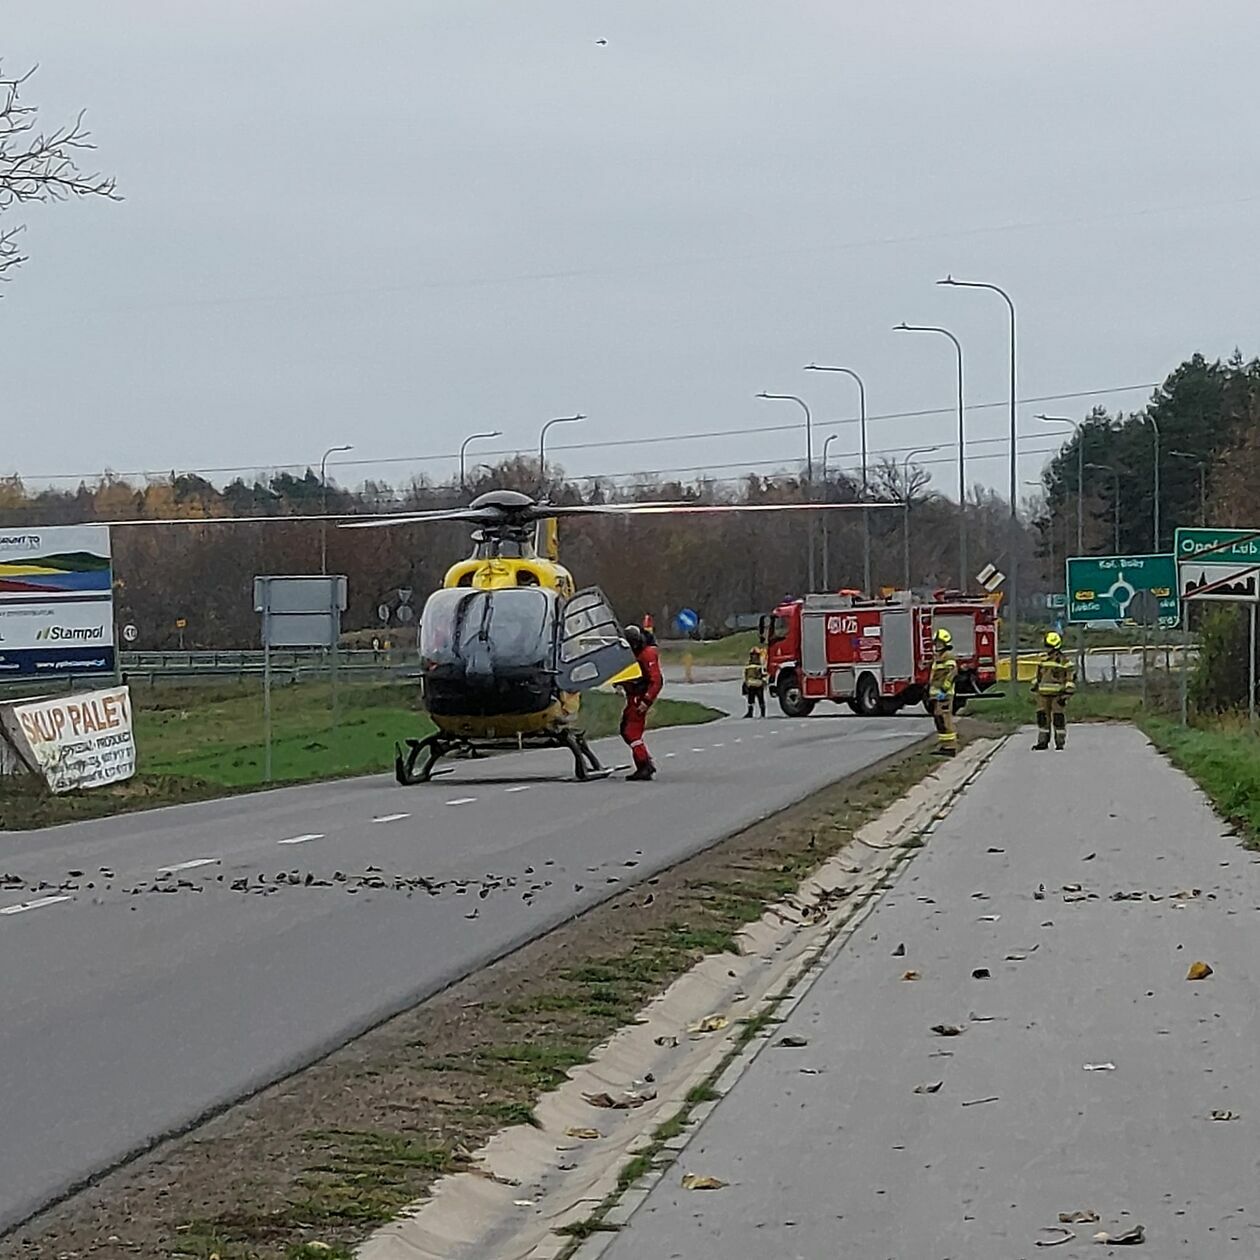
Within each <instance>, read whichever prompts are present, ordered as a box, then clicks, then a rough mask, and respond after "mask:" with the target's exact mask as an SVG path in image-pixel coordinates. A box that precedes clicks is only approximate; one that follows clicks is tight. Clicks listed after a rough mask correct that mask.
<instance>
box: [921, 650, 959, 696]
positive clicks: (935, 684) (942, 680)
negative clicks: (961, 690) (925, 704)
mask: <svg viewBox="0 0 1260 1260" xmlns="http://www.w3.org/2000/svg"><path fill="white" fill-rule="evenodd" d="M957 676H958V662H957V661H956V660H954V654H953V653H952V652H943V653H938V654H937V655H936V656H935V657H934V658H933V660H932V676H931V678H930V679H929V680H928V695H929V697H930V698H932V699H935V698H936V697H937V696H939V695H941V694H944V695H947V696H952V695H953V694H954V679H955V678H956V677H957Z"/></svg>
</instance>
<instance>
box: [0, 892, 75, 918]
mask: <svg viewBox="0 0 1260 1260" xmlns="http://www.w3.org/2000/svg"><path fill="white" fill-rule="evenodd" d="M69 900H70V898H69V897H65V896H62V897H40V898H39V899H38V900H37V901H24V902H22V904H21V905H18V906H5V907H4V909H3V910H0V914H24V913H25V912H26V911H27V910H38V909H40V908H41V907H42V906H55V905H56V904H57V903H58V902H59V901H69Z"/></svg>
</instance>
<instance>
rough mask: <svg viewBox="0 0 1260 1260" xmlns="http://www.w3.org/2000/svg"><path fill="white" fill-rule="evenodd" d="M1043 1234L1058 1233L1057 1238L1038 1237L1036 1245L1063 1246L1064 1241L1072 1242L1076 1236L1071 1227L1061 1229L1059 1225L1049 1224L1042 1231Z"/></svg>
mask: <svg viewBox="0 0 1260 1260" xmlns="http://www.w3.org/2000/svg"><path fill="white" fill-rule="evenodd" d="M1041 1232H1042V1233H1043V1234H1057V1235H1058V1237H1057V1238H1038V1239H1037V1241H1036V1242H1035V1243H1034V1244H1033V1246H1034V1247H1062V1246H1063V1244H1064V1243H1066V1242H1071V1241H1072V1239H1073V1238H1075V1237H1076V1235H1075V1234H1074V1233H1072V1231H1071V1230H1070V1229H1060V1228H1059V1227H1058V1226H1057V1225H1050V1226H1047V1227H1046V1228H1045V1229H1043V1230H1042V1231H1041Z"/></svg>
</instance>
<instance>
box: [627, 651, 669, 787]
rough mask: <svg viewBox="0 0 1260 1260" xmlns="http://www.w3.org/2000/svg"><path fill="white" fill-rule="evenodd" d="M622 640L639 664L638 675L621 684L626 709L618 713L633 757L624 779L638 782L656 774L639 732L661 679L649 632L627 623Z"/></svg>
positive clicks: (641, 733)
mask: <svg viewBox="0 0 1260 1260" xmlns="http://www.w3.org/2000/svg"><path fill="white" fill-rule="evenodd" d="M626 642H627V643H628V644H629V645H630V650H631V651H632V652H633V653H634V659H635V660H636V661H638V663H639V669H640V671H641V676H640V677H638V678H635V679H632V680H631V681H630V682H626V683H622V684H621V686H622V688H623V689H624V690H625V693H626V708H625V712H623V713H622V715H621V738H622V739H624V740H625V741H626V743H627V744H629V745H630V753H631V755H632V756H633V757H634V770H633V771H631V773H630V774H628V775H626V778H627V779H628V780H630V781H631V782H632V783H641V782H644V781H646V780H648V779H650V778H652V776H653V775H654V774H655V773H656V763H655V762H654V761H653V760H652V755H651V753H649V752H648V750H647V745H646V744H645V743H644V742H643V732H644V731H645V730H646V729H647V715H648V710H649V709H650V708H651V707H652V702H653V701H654V700H655V699H656V697H657V696H659V695H660V694H661V687H662V686H663V685H664V680H663V679H662V678H661V661H660V655H659V654H658V652H657V650H656V642H655V640H654V639H653V638H652V637H651V635H649V634H648V633H646V632H645V631H644V630H643V629H642V628H640V627H639V626H627V627H626Z"/></svg>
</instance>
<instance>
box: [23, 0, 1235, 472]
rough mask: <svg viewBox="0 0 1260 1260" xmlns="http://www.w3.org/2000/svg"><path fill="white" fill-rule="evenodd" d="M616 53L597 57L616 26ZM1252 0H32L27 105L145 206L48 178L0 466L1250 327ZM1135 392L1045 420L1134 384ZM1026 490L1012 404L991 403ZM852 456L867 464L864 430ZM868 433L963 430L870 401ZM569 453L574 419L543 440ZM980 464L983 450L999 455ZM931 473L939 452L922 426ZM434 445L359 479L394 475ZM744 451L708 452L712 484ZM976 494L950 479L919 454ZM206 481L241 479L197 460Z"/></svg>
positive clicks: (1032, 450)
mask: <svg viewBox="0 0 1260 1260" xmlns="http://www.w3.org/2000/svg"><path fill="white" fill-rule="evenodd" d="M601 39H606V40H607V41H608V42H607V44H606V45H600V44H598V43H597V41H598V40H601ZM1257 47H1260V4H1256V3H1255V0H1216V2H1207V3H1203V4H1197V5H1196V4H1187V3H1184V0H1176V2H1174V0H1059V2H1056V3H1049V2H1043V3H1040V4H1035V3H1032V2H1031V0H952V2H951V3H948V4H946V3H941V2H940V0H879V2H878V3H870V2H869V0H866V2H859V0H827V2H824V0H795V2H791V0H774V3H766V2H765V0H760V2H759V3H751V2H750V0H617V2H616V3H613V2H612V0H580V2H579V0H551V2H548V0H539V2H537V3H530V4H524V3H518V2H516V0H500V2H499V3H494V4H491V3H483V2H478V0H446V2H444V3H440V4H438V3H426V2H424V0H356V2H355V3H353V4H347V3H345V0H338V2H337V3H332V2H331V0H307V2H304V3H303V2H298V0H265V2H264V3H260V2H259V0H216V3H214V4H213V5H212V4H207V3H203V4H199V5H193V4H186V3H179V4H172V3H170V2H169V0H110V3H109V4H102V3H101V2H100V0H40V3H39V4H35V5H27V6H24V7H22V8H18V7H16V6H10V7H9V9H8V10H7V12H6V14H5V23H4V31H3V40H2V43H0V55H2V56H3V58H4V64H5V68H6V69H7V70H9V71H15V70H20V69H23V68H25V67H27V66H28V65H30V64H31V63H34V62H39V63H40V66H41V68H40V70H39V73H38V75H37V77H36V78H35V80H34V82H33V83H32V85H31V87H30V89H29V93H28V96H29V99H30V101H32V102H34V103H37V104H38V105H40V107H41V109H42V111H43V115H44V121H45V122H46V123H53V122H55V121H57V120H59V119H64V118H68V117H69V116H71V115H72V114H73V112H74V111H75V110H76V109H77V108H79V107H81V106H82V107H85V108H86V109H87V110H88V123H89V125H90V127H91V129H92V130H93V132H94V135H95V137H96V140H97V142H98V144H99V153H98V155H97V158H98V161H99V165H100V167H101V168H102V169H104V170H107V171H109V172H112V173H114V174H116V175H117V177H118V183H119V188H120V190H121V191H122V193H123V194H124V195H125V197H126V200H125V201H124V202H122V203H120V204H117V205H110V204H105V203H95V204H81V205H73V206H66V205H62V206H52V207H35V208H32V209H31V210H30V211H29V213H27V214H26V215H25V219H26V222H27V223H28V225H29V228H28V231H27V233H26V238H25V240H24V242H23V247H24V249H25V250H26V251H27V252H28V253H29V254H30V255H31V260H30V262H29V263H27V264H26V266H25V267H24V268H22V269H21V270H20V271H19V272H18V273H17V275H16V277H15V278H14V279H13V281H12V282H11V283H9V284H8V285H6V286H5V288H4V296H3V300H2V301H0V325H2V326H3V328H4V335H3V341H2V342H0V345H2V347H3V350H2V352H0V353H2V354H3V360H4V366H3V379H4V382H5V389H4V396H3V412H4V415H3V431H4V432H5V433H6V435H7V440H6V441H5V442H4V444H3V448H2V450H0V471H8V470H12V471H17V472H20V473H22V474H23V475H24V476H27V477H30V478H32V479H43V478H45V477H47V476H49V475H51V474H90V473H92V472H94V471H99V470H101V469H104V468H111V469H115V470H122V471H132V470H137V469H150V470H163V469H168V470H169V469H172V468H176V469H186V468H191V469H205V468H217V467H222V466H224V465H243V466H246V467H248V468H265V467H269V466H274V465H283V464H292V463H305V462H312V461H313V462H317V461H318V459H319V456H320V453H321V451H322V450H323V449H324V448H325V447H326V446H328V445H331V444H333V443H338V442H352V443H354V445H355V448H356V449H355V452H354V455H353V458H355V459H360V460H365V461H369V460H370V461H382V460H387V459H398V458H400V457H408V458H409V459H410V458H414V457H421V456H435V455H443V454H447V453H449V452H451V451H453V450H455V449H456V448H457V447H458V443H459V440H460V438H461V437H462V436H464V435H465V434H467V433H469V432H472V431H474V430H476V429H478V428H491V429H495V428H497V429H502V430H503V431H504V433H505V439H504V441H503V442H501V443H494V444H492V445H493V446H495V447H501V446H508V447H515V446H519V447H521V448H525V449H532V448H534V447H535V445H536V440H537V439H536V435H537V431H538V427H539V425H540V423H541V422H542V421H543V420H545V419H546V418H547V417H549V416H553V415H560V414H566V413H570V412H573V411H582V412H585V413H586V414H587V415H588V416H589V419H588V420H587V421H586V422H585V424H584V425H583V426H581V432H580V440H583V441H590V442H601V441H616V440H619V439H626V438H637V439H646V438H660V437H665V436H667V435H670V434H675V433H691V432H696V431H702V430H727V429H742V428H748V427H753V426H760V425H775V424H782V425H788V424H792V423H794V422H796V421H797V420H798V416H797V415H796V414H795V409H793V408H791V407H790V406H789V405H788V404H781V403H778V404H776V403H767V402H761V401H758V400H757V399H755V398H754V397H753V395H754V394H755V393H756V392H757V391H758V390H762V389H766V390H770V391H778V392H791V393H800V394H802V395H803V396H804V397H805V398H806V399H807V400H808V401H809V402H810V403H811V405H812V406H813V409H814V414H815V418H816V422H817V433H816V439H815V441H816V450H818V449H821V445H822V440H823V437H824V436H825V435H826V434H827V433H830V432H832V431H833V430H834V429H835V428H836V426H835V424H834V422H836V421H844V420H846V419H851V418H852V417H853V416H855V415H856V398H855V390H854V388H853V386H852V384H851V383H850V382H848V381H847V380H845V379H844V378H842V377H839V376H821V375H813V374H807V373H803V372H802V371H801V370H800V369H801V367H802V366H803V365H804V364H806V363H808V362H809V361H811V360H814V359H816V360H817V361H819V362H823V363H840V364H845V365H848V366H851V367H854V368H856V369H857V370H858V371H860V372H861V373H862V374H863V375H864V377H865V379H866V384H867V390H868V402H869V409H870V412H871V414H872V415H873V416H879V415H884V414H887V413H890V412H905V411H913V410H921V409H927V408H934V407H940V408H945V409H948V408H949V407H951V406H952V405H953V397H954V392H953V391H954V378H953V363H952V357H951V356H952V351H951V348H950V346H949V345H948V343H947V342H945V341H944V339H943V338H936V337H928V336H926V335H910V334H905V333H901V334H894V333H893V332H892V331H891V326H892V325H893V324H895V323H897V322H898V321H900V320H903V319H905V320H909V321H910V322H912V323H914V322H920V323H944V324H946V325H948V326H949V327H951V328H952V329H954V331H955V332H956V333H957V334H958V335H959V337H960V338H961V339H962V342H963V345H964V348H965V351H966V354H967V370H968V394H969V399H970V401H972V402H976V403H980V402H992V401H1000V400H1002V399H1004V398H1005V395H1006V389H1007V384H1006V382H1007V377H1006V311H1005V307H1004V306H1003V305H1002V303H1001V300H1000V299H999V298H998V297H997V296H996V295H994V294H987V293H978V292H966V291H959V290H948V289H938V288H936V287H934V286H933V283H932V282H933V281H934V280H936V279H937V278H938V277H940V276H943V275H944V274H945V273H946V272H953V273H954V274H955V275H957V276H961V277H968V278H978V279H987V280H991V281H994V282H997V283H999V284H1001V285H1003V286H1004V287H1006V288H1007V289H1008V290H1009V291H1010V292H1011V293H1012V295H1013V296H1014V298H1015V300H1016V303H1017V305H1018V308H1019V316H1020V342H1021V344H1020V394H1021V395H1022V396H1025V397H1029V396H1036V395H1047V394H1064V393H1073V392H1077V391H1087V390H1104V389H1112V388H1115V387H1119V386H1127V385H1138V384H1143V383H1146V382H1153V381H1158V380H1160V379H1162V378H1163V376H1164V375H1165V374H1166V373H1167V372H1168V371H1169V370H1170V369H1171V368H1172V367H1173V366H1175V364H1176V363H1177V362H1179V361H1180V360H1181V359H1182V358H1183V357H1185V356H1186V355H1188V354H1189V353H1191V352H1193V351H1195V350H1201V351H1202V352H1203V353H1205V354H1207V355H1209V356H1213V357H1214V356H1218V355H1226V354H1228V353H1229V352H1230V351H1231V350H1232V349H1233V348H1234V346H1235V345H1239V346H1241V348H1242V350H1243V352H1244V353H1245V354H1248V355H1250V354H1252V353H1254V352H1256V350H1257V349H1260V346H1258V345H1257V340H1258V339H1257V336H1256V323H1255V317H1256V306H1257V299H1256V295H1257V267H1256V263H1257V249H1258V242H1260V234H1258V233H1257V231H1256V219H1257V214H1258V212H1260V184H1258V183H1257V176H1256V171H1257V170H1258V169H1260V166H1258V164H1257V162H1256V157H1255V152H1254V150H1255V147H1256V139H1255V137H1256V135H1257V132H1258V127H1257V123H1260V117H1258V115H1260V106H1258V105H1257V98H1256V89H1255V50H1256V48H1257ZM1147 392H1148V391H1146V390H1138V391H1136V392H1132V391H1131V392H1128V393H1113V394H1107V395H1102V396H1100V397H1099V398H1098V399H1097V400H1095V399H1081V400H1076V401H1074V400H1065V401H1062V402H1055V403H1048V404H1045V405H1030V406H1028V407H1026V408H1024V414H1025V415H1026V417H1027V418H1026V420H1024V421H1023V427H1024V428H1025V429H1028V430H1033V429H1036V430H1038V434H1037V440H1033V441H1030V442H1029V454H1028V455H1027V456H1026V457H1025V459H1024V461H1023V464H1022V467H1021V477H1033V476H1036V474H1037V472H1038V470H1039V468H1040V466H1041V463H1042V462H1043V460H1044V459H1045V456H1044V454H1038V453H1036V452H1037V451H1038V450H1040V451H1044V450H1045V449H1046V448H1047V446H1049V445H1051V444H1052V443H1051V442H1048V441H1047V438H1046V434H1045V433H1043V432H1041V431H1042V430H1047V428H1048V427H1047V426H1044V425H1038V424H1037V423H1036V422H1035V421H1034V420H1033V419H1032V414H1033V413H1034V412H1036V411H1040V410H1050V411H1061V412H1064V414H1068V415H1080V414H1082V413H1083V412H1084V411H1085V410H1087V409H1088V407H1089V405H1090V404H1091V403H1092V402H1094V401H1100V402H1102V403H1104V404H1105V405H1107V406H1109V407H1112V408H1114V407H1117V406H1125V407H1133V406H1137V405H1139V404H1140V403H1141V402H1142V401H1143V400H1144V399H1145V397H1146V394H1147ZM969 426H970V434H971V436H972V437H973V438H975V439H977V440H979V442H980V444H978V445H977V446H976V447H975V448H974V451H973V458H974V459H975V462H974V463H973V465H972V467H973V470H974V473H975V478H976V479H977V480H983V481H985V482H988V483H990V484H995V485H999V486H1003V485H1005V479H1006V472H1005V464H1004V459H1005V454H1004V452H1003V449H1002V446H1001V444H1000V442H997V441H992V442H989V443H987V444H986V443H985V442H984V440H985V439H996V438H1000V437H1001V435H1002V433H1003V432H1004V430H1005V415H1004V412H1003V411H1002V409H1001V408H992V409H989V410H983V411H978V412H975V413H973V415H972V417H971V418H970V420H969ZM838 432H839V433H840V435H841V436H840V438H839V439H838V440H837V441H836V442H835V443H834V444H833V447H832V456H833V459H836V460H837V462H839V463H840V464H842V465H844V466H847V467H852V466H853V465H854V463H855V460H856V456H855V452H856V450H857V431H856V427H855V426H853V425H851V424H840V426H839V428H838ZM870 434H871V437H870V441H871V446H872V449H873V450H882V449H890V448H901V449H904V448H906V447H908V446H911V445H919V444H924V443H932V442H942V443H949V442H951V441H952V440H953V421H952V419H951V417H950V416H949V415H948V414H945V415H942V416H939V417H923V418H917V419H900V420H891V419H889V420H874V421H872V423H871V427H870ZM553 437H554V441H555V443H556V445H557V447H558V446H560V445H561V444H563V443H564V442H566V441H576V440H579V433H578V430H577V427H576V426H575V427H574V428H572V429H570V430H568V431H567V432H566V431H564V430H560V431H553ZM803 449H804V437H803V434H802V433H799V432H795V431H792V430H788V431H786V432H779V433H775V432H766V433H760V434H744V435H741V436H731V437H724V438H721V439H710V440H692V441H679V442H662V443H655V444H652V445H645V446H643V447H642V448H641V449H637V450H636V449H634V448H633V447H616V446H613V447H605V448H597V449H587V450H573V451H567V452H564V453H562V454H559V455H558V458H559V459H560V460H561V461H562V462H563V464H564V466H565V467H566V468H567V469H568V470H569V471H571V472H572V473H575V474H593V473H634V472H636V471H640V470H647V469H673V468H679V467H684V466H690V465H695V464H707V465H714V466H716V465H737V464H739V463H741V462H743V463H745V464H758V463H760V462H762V461H770V462H771V463H770V465H769V466H773V465H774V464H787V463H790V462H791V461H792V460H793V459H799V458H800V456H801V454H802V452H803ZM981 456H988V457H989V458H984V459H980V458H979V457H981ZM940 458H942V459H946V458H950V456H949V452H948V451H942V452H941V453H940ZM452 467H453V464H452V462H451V461H446V462H441V461H431V462H407V463H402V462H400V463H394V464H375V463H373V464H363V465H356V466H354V467H350V468H344V469H341V470H340V471H339V472H338V476H339V477H340V478H341V479H343V480H345V481H347V482H355V481H359V480H361V479H362V478H363V477H364V476H378V477H385V478H388V479H390V480H393V481H399V480H405V479H407V478H408V477H410V475H412V474H413V473H416V472H421V471H426V472H429V473H431V474H434V475H441V474H445V473H449V472H450V471H451V470H452ZM733 471H736V470H735V469H734V468H726V469H723V474H724V475H726V474H729V473H731V472H733ZM933 471H934V472H935V473H936V476H937V484H938V485H939V486H941V487H942V488H943V489H946V490H952V489H953V481H952V474H951V470H950V468H949V466H948V465H945V466H941V467H939V468H935V469H934V470H933ZM216 480H222V478H221V477H216Z"/></svg>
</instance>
